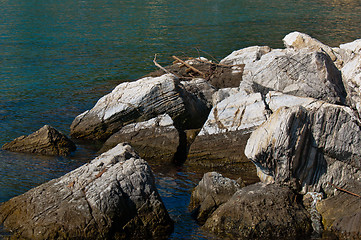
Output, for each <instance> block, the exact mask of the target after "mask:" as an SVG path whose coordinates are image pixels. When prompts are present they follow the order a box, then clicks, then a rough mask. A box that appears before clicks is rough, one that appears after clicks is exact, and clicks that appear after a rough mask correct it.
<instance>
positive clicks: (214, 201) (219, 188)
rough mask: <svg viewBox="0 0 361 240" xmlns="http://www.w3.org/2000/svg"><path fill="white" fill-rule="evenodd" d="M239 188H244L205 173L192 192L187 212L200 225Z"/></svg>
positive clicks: (218, 176)
mask: <svg viewBox="0 0 361 240" xmlns="http://www.w3.org/2000/svg"><path fill="white" fill-rule="evenodd" d="M241 187H244V184H243V186H242V185H240V184H239V183H237V182H236V181H234V180H231V179H229V178H225V177H223V176H222V175H221V174H219V173H216V172H209V173H206V174H204V176H203V178H202V180H201V181H200V182H199V184H198V185H197V187H195V188H194V189H193V191H192V196H191V201H190V203H189V210H190V211H192V212H193V213H192V215H193V216H194V217H195V218H196V219H197V221H198V222H199V223H200V224H204V223H205V221H206V220H207V218H208V217H209V216H210V215H211V214H212V213H213V212H214V211H215V210H216V209H217V208H218V207H219V206H220V205H221V204H223V203H225V202H227V201H228V200H229V199H230V198H231V197H232V196H233V194H234V193H235V192H236V191H237V190H239V189H241Z"/></svg>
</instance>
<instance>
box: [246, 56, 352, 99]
mask: <svg viewBox="0 0 361 240" xmlns="http://www.w3.org/2000/svg"><path fill="white" fill-rule="evenodd" d="M240 87H241V88H243V89H252V90H253V91H254V92H261V93H263V94H265V93H267V92H268V91H278V92H282V93H285V94H290V95H294V96H301V97H312V98H316V99H320V100H324V101H326V102H330V103H344V102H345V97H346V92H345V89H344V86H343V83H342V79H341V74H340V72H339V70H338V69H337V68H336V67H335V65H334V64H333V62H332V60H331V59H330V57H329V56H328V55H327V54H325V53H323V52H308V51H302V50H300V51H293V50H273V51H271V52H270V53H267V54H265V55H263V56H262V57H261V59H260V60H258V61H255V62H253V63H249V64H247V65H246V66H245V68H244V75H243V81H242V83H241V84H240Z"/></svg>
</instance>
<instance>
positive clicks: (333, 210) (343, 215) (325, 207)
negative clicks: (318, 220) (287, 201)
mask: <svg viewBox="0 0 361 240" xmlns="http://www.w3.org/2000/svg"><path fill="white" fill-rule="evenodd" d="M339 187H342V188H343V189H345V190H347V191H350V192H353V193H358V194H360V193H361V184H360V181H359V182H358V183H356V184H351V185H339ZM317 209H318V211H319V212H320V213H321V215H322V221H323V225H324V227H325V229H326V230H328V231H331V232H333V233H335V234H336V235H337V236H338V237H339V238H340V239H360V238H361V201H360V198H358V197H356V196H353V195H351V194H348V193H346V192H341V191H337V193H336V194H335V195H334V196H332V197H329V198H327V199H324V200H322V201H321V202H320V203H318V204H317Z"/></svg>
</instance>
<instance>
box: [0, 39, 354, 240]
mask: <svg viewBox="0 0 361 240" xmlns="http://www.w3.org/2000/svg"><path fill="white" fill-rule="evenodd" d="M283 41H284V45H285V49H271V48H270V47H267V46H254V47H248V48H245V49H241V50H238V51H234V52H233V53H232V54H230V55H229V56H227V57H226V58H224V59H223V60H222V61H220V62H219V63H215V62H211V61H209V60H207V59H205V58H198V59H192V60H188V61H186V62H184V61H182V60H181V62H176V63H174V64H173V65H171V66H167V67H165V68H163V67H162V68H161V69H160V70H158V71H155V72H153V73H150V74H149V75H147V76H146V77H144V78H141V79H139V80H137V81H134V82H127V83H121V84H119V85H118V86H117V87H116V88H115V89H114V90H113V91H112V92H111V93H109V94H107V95H105V96H104V97H102V98H101V99H99V100H98V102H97V103H96V104H95V106H94V107H93V108H92V109H90V110H88V111H86V112H84V113H82V114H80V115H79V116H77V117H76V118H75V119H74V121H73V123H72V124H71V127H70V131H71V137H72V139H77V140H86V141H90V142H97V143H98V144H99V143H100V144H101V145H102V147H101V148H100V149H99V154H100V153H102V154H101V155H100V156H99V157H98V158H96V159H94V160H93V161H92V162H90V163H88V164H86V165H84V166H82V167H80V168H78V169H76V170H74V171H72V172H70V173H69V174H67V175H65V176H63V177H61V178H58V179H55V180H52V181H50V182H48V183H45V184H43V185H41V186H39V187H37V188H34V189H32V190H30V191H28V192H27V193H25V194H23V195H20V196H18V197H15V198H13V199H11V200H9V201H8V202H5V203H2V204H1V205H0V224H1V223H2V224H3V225H4V226H5V228H6V229H7V230H9V231H11V232H12V233H13V237H14V238H17V237H21V238H25V239H69V238H77V239H104V238H105V239H130V238H133V239H165V238H167V237H168V236H169V234H170V233H171V232H172V229H173V224H174V223H173V221H172V220H171V218H170V217H169V215H168V213H167V211H166V209H165V207H164V205H163V203H162V200H161V199H160V197H159V194H158V192H157V189H156V187H155V184H154V179H153V176H152V172H151V170H150V168H149V166H148V165H147V163H146V161H159V162H166V163H174V164H178V165H182V164H187V165H189V166H194V167H202V168H204V169H208V171H210V172H209V173H206V174H205V175H204V177H203V179H202V180H201V182H200V183H199V185H198V186H197V187H196V188H195V189H194V190H193V193H192V197H191V199H190V206H189V209H190V211H191V212H192V215H193V216H194V218H195V219H196V220H197V221H198V222H199V224H200V225H201V226H202V227H203V228H204V229H206V230H207V231H210V232H212V233H214V234H216V235H218V236H220V237H222V238H227V239H275V238H279V239H290V238H296V239H307V238H311V237H312V238H322V236H324V238H329V237H330V236H331V235H332V238H334V239H337V238H340V239H361V197H360V195H361V171H360V169H361V120H360V119H361V118H360V114H361V91H360V88H361V40H356V41H354V42H351V43H346V44H341V45H340V46H339V47H329V46H327V45H325V44H323V43H321V42H319V41H318V40H316V39H314V38H312V37H310V36H308V35H306V34H303V33H299V32H293V33H290V34H288V35H287V36H285V38H284V39H283ZM44 129H45V130H46V131H45V132H44ZM49 129H50V130H49ZM39 131H40V130H39ZM39 131H38V132H36V133H34V134H32V135H29V136H28V137H20V138H17V139H15V140H14V141H13V142H12V143H9V144H5V145H4V146H3V149H6V150H10V151H25V152H30V153H37V154H55V155H66V154H69V152H71V151H74V150H75V146H74V145H72V144H71V143H68V140H69V139H67V138H66V137H65V136H64V137H63V136H62V135H61V133H57V134H59V137H54V135H55V133H54V132H55V131H56V130H52V128H50V127H49V126H46V127H44V128H42V131H40V133H39ZM60 135H61V136H60ZM54 139H56V140H54ZM57 139H61V140H60V143H59V140H57ZM125 142H126V143H125ZM12 146H13V147H12ZM143 159H144V160H143ZM239 169H242V170H243V171H247V172H249V173H251V174H254V175H256V174H257V175H258V177H259V180H260V182H259V183H256V184H251V185H248V186H246V184H245V183H244V181H243V180H242V176H237V178H238V179H234V180H231V179H229V178H226V177H224V176H222V175H221V174H220V173H217V172H214V171H219V172H222V173H227V172H233V173H237V171H238V170H239ZM326 234H331V235H327V236H326Z"/></svg>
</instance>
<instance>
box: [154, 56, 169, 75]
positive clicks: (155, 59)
mask: <svg viewBox="0 0 361 240" xmlns="http://www.w3.org/2000/svg"><path fill="white" fill-rule="evenodd" d="M153 63H154V65H155V66H157V67H159V68H160V69H162V70H163V71H164V72H165V73H170V74H173V73H171V72H169V71H168V70H167V69H165V68H164V67H162V66H161V65H160V64H159V63H157V54H154V59H153Z"/></svg>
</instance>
